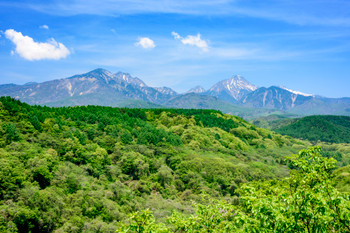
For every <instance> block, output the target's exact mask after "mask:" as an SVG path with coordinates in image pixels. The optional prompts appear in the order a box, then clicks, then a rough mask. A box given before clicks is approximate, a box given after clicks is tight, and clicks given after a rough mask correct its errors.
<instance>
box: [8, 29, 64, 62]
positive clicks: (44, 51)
mask: <svg viewBox="0 0 350 233" xmlns="http://www.w3.org/2000/svg"><path fill="white" fill-rule="evenodd" d="M5 36H6V38H7V39H9V40H11V41H12V42H13V43H14V44H15V45H16V53H17V54H19V55H20V56H21V57H23V58H24V59H26V60H29V61H34V60H42V59H53V60H58V59H61V58H65V57H67V56H68V55H69V54H70V51H69V50H68V49H67V48H66V46H64V45H63V44H62V43H59V42H56V41H55V39H53V38H51V39H50V40H49V41H48V42H46V43H43V42H35V41H34V40H33V38H31V37H29V36H23V35H22V33H21V32H16V31H15V30H13V29H8V30H6V31H5ZM12 53H13V51H12Z"/></svg>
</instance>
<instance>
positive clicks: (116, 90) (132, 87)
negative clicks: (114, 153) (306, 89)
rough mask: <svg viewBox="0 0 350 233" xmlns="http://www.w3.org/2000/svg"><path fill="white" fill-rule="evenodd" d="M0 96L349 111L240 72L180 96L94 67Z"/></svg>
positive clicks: (255, 110)
mask: <svg viewBox="0 0 350 233" xmlns="http://www.w3.org/2000/svg"><path fill="white" fill-rule="evenodd" d="M0 96H11V97H14V98H16V99H20V100H21V101H24V102H27V103H29V104H38V105H48V106H75V105H102V106H119V107H135V106H136V107H146V108H157V107H176V108H206V109H207V108H211V109H218V110H221V111H223V112H226V113H231V114H235V115H239V116H243V117H252V116H262V115H268V114H270V113H271V112H273V113H276V112H280V113H285V114H290V113H292V114H296V115H312V114H333V115H350V98H346V97H345V98H326V97H320V96H316V95H310V94H304V93H301V92H297V91H293V90H290V89H288V88H285V87H278V86H271V87H268V88H266V87H260V88H259V87H257V86H255V85H254V84H252V83H250V82H249V81H247V80H246V79H244V78H243V77H242V76H240V75H234V76H232V77H231V78H229V79H226V80H223V81H220V82H218V83H216V84H214V85H213V86H212V87H211V88H210V89H209V90H205V89H204V88H203V87H201V86H197V87H194V88H192V89H190V90H189V91H188V92H186V93H184V94H181V93H177V92H176V91H174V90H172V89H171V88H169V87H149V86H147V85H146V84H145V83H144V82H143V81H142V80H141V79H139V78H136V77H132V76H131V75H130V74H128V73H123V72H118V73H112V72H109V71H107V70H104V69H100V68H99V69H95V70H93V71H90V72H88V73H85V74H80V75H74V76H72V77H69V78H64V79H57V80H52V81H47V82H43V83H34V82H31V83H27V84H24V85H16V84H4V85H0Z"/></svg>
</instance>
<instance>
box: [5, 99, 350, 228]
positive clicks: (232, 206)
mask: <svg viewBox="0 0 350 233" xmlns="http://www.w3.org/2000/svg"><path fill="white" fill-rule="evenodd" d="M0 135H1V137H0V160H1V161H0V187H1V188H0V232H115V231H118V232H232V231H245V232H247V231H249V229H256V230H255V231H256V232H258V231H259V229H264V231H265V229H272V230H273V229H275V231H276V230H277V231H278V230H281V229H290V231H287V232H293V231H292V230H293V229H297V230H298V231H299V230H300V232H303V230H305V229H306V228H305V224H304V223H303V219H302V218H303V216H304V215H302V214H306V215H305V216H306V217H305V218H306V220H307V221H309V223H310V226H311V225H312V224H313V225H314V226H315V229H316V226H317V227H318V226H319V225H317V224H318V223H319V222H320V221H321V222H322V224H323V225H322V224H321V225H322V226H321V225H320V227H321V228H320V229H321V231H322V230H329V229H331V228H330V224H333V229H335V231H337V232H342V231H343V230H347V229H349V228H348V226H349V216H350V215H349V213H348V212H346V211H348V209H346V208H348V207H349V205H348V201H349V197H348V196H347V194H340V193H338V191H337V190H336V189H334V188H332V186H329V185H331V183H330V179H329V178H330V174H331V172H332V171H333V170H334V168H335V165H334V164H335V161H334V160H333V158H331V157H336V158H337V159H338V160H339V162H338V164H340V165H347V164H348V163H349V155H350V148H349V146H348V145H324V150H325V151H324V152H319V150H318V149H317V148H316V149H312V150H310V151H304V152H303V153H304V154H303V153H301V155H305V156H301V157H293V158H291V159H286V158H285V156H290V155H292V154H295V153H297V151H298V150H300V149H303V148H306V147H308V146H310V144H309V143H308V142H304V141H301V140H298V139H293V138H291V137H289V136H281V135H279V134H277V133H274V132H271V131H268V130H266V129H261V128H257V127H255V126H254V125H252V124H250V123H248V122H246V121H244V120H242V119H241V118H239V117H235V116H230V115H225V114H222V113H221V112H219V111H214V110H182V109H124V108H111V107H98V106H83V107H61V108H49V107H42V106H30V105H28V104H25V103H21V102H20V101H18V100H14V99H11V98H9V97H1V98H0ZM319 153H323V155H326V157H330V158H326V157H322V156H320V154H319ZM306 158H308V159H311V160H310V161H311V163H310V164H311V165H313V162H312V161H314V162H315V166H316V168H315V167H313V166H311V165H310V167H309V168H306V167H305V166H304V167H302V170H300V171H298V172H296V173H294V172H292V175H291V177H290V178H287V181H288V182H291V183H290V184H291V185H294V186H295V189H294V191H295V192H294V193H293V195H294V194H295V196H292V197H296V196H298V197H300V195H299V194H300V192H301V191H302V190H303V189H302V187H301V186H298V185H299V183H298V182H300V179H302V178H303V177H308V174H309V173H310V171H316V173H315V172H313V173H312V172H311V173H310V174H311V175H310V177H309V178H310V179H309V180H310V182H311V183H303V185H304V186H305V187H306V186H307V189H305V190H307V192H304V193H303V194H302V195H301V196H302V198H304V196H303V195H304V194H305V195H313V192H314V191H315V190H314V188H320V187H321V186H322V185H323V186H324V185H328V186H329V187H328V186H327V187H328V188H327V189H324V190H327V191H329V193H331V194H332V195H333V196H334V198H333V199H334V202H335V204H333V205H332V204H330V205H327V204H325V203H326V201H329V200H326V199H324V198H325V193H324V191H322V193H319V194H317V195H318V196H317V198H318V199H317V198H316V199H317V200H320V201H318V202H317V203H316V204H315V205H313V207H312V208H311V207H306V209H305V211H304V210H303V212H300V213H299V212H298V213H299V214H300V216H299V215H298V217H295V214H294V213H295V212H293V211H297V210H296V209H293V208H291V209H289V210H290V211H289V212H288V211H287V212H286V211H283V208H285V207H286V205H285V204H283V203H282V202H280V199H279V198H282V197H284V199H285V200H286V202H285V203H289V204H291V203H292V202H293V200H294V201H296V200H295V199H293V198H290V197H288V195H289V192H287V188H288V184H289V183H288V182H282V181H278V180H281V179H283V178H285V177H288V176H289V169H288V168H298V167H300V166H301V164H302V162H300V161H302V160H303V159H306ZM320 164H321V166H319V165H320ZM323 164H328V165H326V166H323ZM323 167H326V170H322V169H323ZM315 169H316V170H315ZM317 169H318V170H317ZM320 169H321V170H320ZM315 174H319V175H320V177H313V176H315ZM321 176H322V177H323V178H322V177H321ZM321 178H322V179H321ZM320 179H321V180H320ZM312 180H315V181H316V180H317V182H316V183H315V182H313V181H312ZM293 182H294V183H293ZM324 182H325V183H324ZM308 185H309V186H308ZM273 193H277V194H278V195H279V194H281V195H282V196H281V197H279V196H274V195H273ZM308 193H309V194H308ZM310 193H311V194H310ZM203 195H204V196H203ZM269 195H272V196H269ZM255 196H261V199H256V198H255ZM272 197H273V202H271V199H269V198H272ZM316 199H315V200H316ZM333 199H332V200H333ZM317 200H316V201H317ZM325 200H326V201H325ZM257 201H258V202H257ZM297 201H298V200H297ZM300 201H301V202H302V201H303V199H300ZM193 203H195V204H194V205H193ZM268 203H272V204H271V205H270V204H268ZM281 203H282V204H281ZM324 206H326V207H327V206H328V207H327V208H326V209H324V211H323V212H322V211H321V214H320V215H317V219H316V220H315V218H316V217H315V216H312V211H315V209H314V208H325V207H324ZM329 206H330V207H329ZM345 207H346V208H345ZM271 208H272V209H271ZM310 208H311V209H310ZM329 208H333V209H329ZM339 208H344V210H343V209H342V211H341V212H339ZM317 211H320V210H319V209H317ZM337 211H338V212H337ZM344 211H345V212H344ZM151 212H152V213H151ZM131 213H134V214H132V215H130V214H131ZM284 213H287V214H289V215H288V216H287V215H283V214H284ZM337 213H339V214H342V215H341V216H340V217H337V216H336V214H337ZM236 216H237V218H236ZM281 216H282V217H281ZM292 216H294V218H295V221H293V217H292ZM266 218H268V219H271V221H267V219H266ZM274 219H275V220H276V221H275V220H274ZM283 219H284V220H285V223H286V224H285V225H283V221H282V222H281V220H283ZM325 219H326V220H327V221H326V220H325ZM277 220H278V221H277ZM335 222H336V224H335V225H334V223H335ZM244 223H246V224H248V225H245V224H244ZM288 224H289V225H288ZM293 224H294V225H293ZM248 226H249V227H251V228H247V227H248ZM288 227H289V228H288ZM294 232H295V231H294ZM343 232H344V231H343Z"/></svg>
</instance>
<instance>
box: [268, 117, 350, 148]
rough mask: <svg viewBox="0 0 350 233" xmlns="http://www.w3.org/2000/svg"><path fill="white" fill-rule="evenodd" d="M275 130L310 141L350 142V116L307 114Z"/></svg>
mask: <svg viewBox="0 0 350 233" xmlns="http://www.w3.org/2000/svg"><path fill="white" fill-rule="evenodd" d="M275 131H276V132H278V133H281V134H284V135H289V136H292V137H296V138H302V139H308V140H310V141H318V140H320V141H325V142H332V143H350V117H348V116H331V115H326V116H307V117H303V118H301V119H299V120H297V121H295V122H294V123H292V124H289V125H286V126H283V127H281V128H278V129H276V130H275Z"/></svg>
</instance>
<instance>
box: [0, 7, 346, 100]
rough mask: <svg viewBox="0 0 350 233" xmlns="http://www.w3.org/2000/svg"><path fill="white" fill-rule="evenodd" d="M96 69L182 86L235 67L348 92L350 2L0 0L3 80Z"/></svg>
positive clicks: (318, 90) (217, 77) (275, 80)
mask: <svg viewBox="0 0 350 233" xmlns="http://www.w3.org/2000/svg"><path fill="white" fill-rule="evenodd" d="M96 68H104V69H106V70H109V71H111V72H115V73H116V72H119V71H122V72H126V73H130V74H131V75H132V76H134V77H138V78H140V79H142V80H143V81H144V82H145V83H146V84H147V85H149V86H168V87H171V88H172V89H174V90H175V91H177V92H180V93H181V92H185V91H187V90H188V89H190V88H192V87H194V86H197V85H201V86H203V87H204V88H205V89H208V88H210V87H211V86H212V85H213V84H215V83H217V82H219V81H221V80H224V79H228V78H230V77H232V76H233V75H241V76H243V77H245V79H247V80H248V81H250V82H251V83H253V84H255V85H257V86H259V87H269V86H272V85H275V86H284V87H287V88H290V89H293V90H297V91H301V92H304V93H310V94H317V95H321V96H326V97H334V98H336V97H350V1H348V0H264V1H261V0H255V1H253V0H215V1H212V0H191V1H188V0H176V1H173V0H164V1H161V0H129V1H126V0H99V1H95V0H46V1H42V0H0V69H1V74H0V84H6V83H15V84H24V83H27V82H44V81H48V80H53V79H61V78H66V77H70V76H73V75H75V74H82V73H86V72H89V71H91V70H93V69H96Z"/></svg>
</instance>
